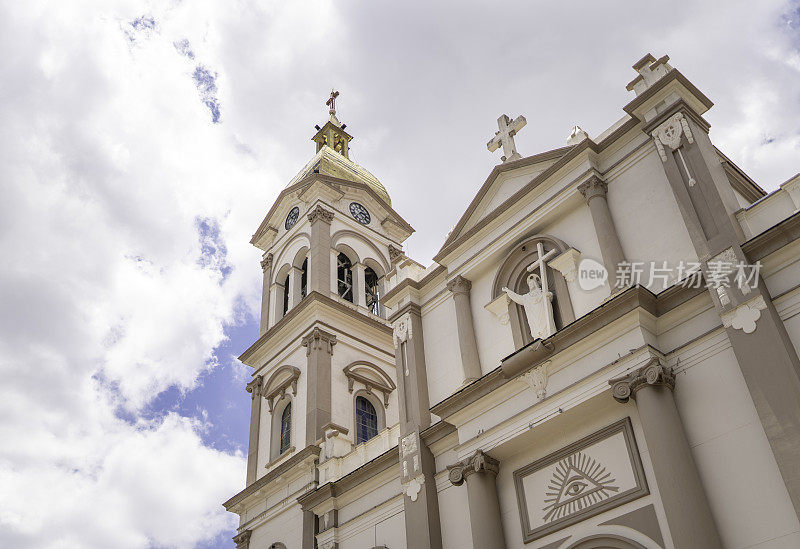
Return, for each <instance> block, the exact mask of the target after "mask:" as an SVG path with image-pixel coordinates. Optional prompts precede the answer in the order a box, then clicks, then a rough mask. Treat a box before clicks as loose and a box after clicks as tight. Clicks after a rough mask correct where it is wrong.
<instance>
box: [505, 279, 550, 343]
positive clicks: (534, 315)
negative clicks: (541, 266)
mask: <svg viewBox="0 0 800 549" xmlns="http://www.w3.org/2000/svg"><path fill="white" fill-rule="evenodd" d="M541 280H542V279H541V277H540V276H539V275H538V274H536V273H531V274H530V275H528V288H530V291H529V292H528V293H527V294H523V295H520V294H518V293H516V292H512V291H511V290H509V289H508V288H503V291H504V292H505V293H506V294H507V295H508V297H509V299H511V301H513V302H514V303H518V304H519V305H522V306H523V307H524V308H525V316H526V317H528V326H530V329H531V335H532V336H533V339H544V338H546V337H548V336H551V335H553V334H554V333H555V331H556V323H555V320H553V304H552V303H551V302H552V301H553V292H549V291H547V290H543V289H542V286H541Z"/></svg>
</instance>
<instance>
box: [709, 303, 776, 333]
mask: <svg viewBox="0 0 800 549" xmlns="http://www.w3.org/2000/svg"><path fill="white" fill-rule="evenodd" d="M766 308H767V304H766V302H765V301H764V298H763V297H762V296H761V295H757V296H756V297H754V298H753V299H750V300H748V301H745V302H744V303H742V304H741V305H739V306H738V307H736V308H735V309H731V310H730V311H728V312H727V313H722V314H721V315H720V318H721V319H722V324H723V326H725V327H726V328H733V329H735V330H741V331H743V332H744V333H746V334H752V333H753V332H755V331H756V321H758V319H759V318H761V311H763V310H764V309H766Z"/></svg>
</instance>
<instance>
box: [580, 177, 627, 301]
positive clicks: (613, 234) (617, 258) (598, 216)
mask: <svg viewBox="0 0 800 549" xmlns="http://www.w3.org/2000/svg"><path fill="white" fill-rule="evenodd" d="M578 190H579V191H580V192H581V194H582V195H583V197H584V198H585V199H586V203H587V204H588V205H589V211H590V212H591V214H592V223H593V224H594V230H595V233H597V242H598V243H599V244H600V253H601V255H602V256H603V265H604V266H605V268H606V271H608V283H609V286H611V287H612V288H613V287H614V283H613V280H614V277H615V276H616V273H617V265H619V264H620V263H623V262H624V261H625V254H624V253H623V252H622V245H621V244H620V243H619V236H618V235H617V228H616V227H615V226H614V219H613V218H612V217H611V210H610V209H609V208H608V198H607V196H606V195H607V194H608V183H606V182H605V181H603V180H602V179H600V178H599V177H597V176H596V175H593V176H592V177H591V178H589V180H588V181H585V182H583V183H581V184H580V185H579V186H578Z"/></svg>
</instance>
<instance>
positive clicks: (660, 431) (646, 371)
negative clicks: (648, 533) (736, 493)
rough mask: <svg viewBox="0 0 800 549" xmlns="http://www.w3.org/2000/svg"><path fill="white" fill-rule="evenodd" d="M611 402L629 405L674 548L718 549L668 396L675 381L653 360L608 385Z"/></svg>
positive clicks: (675, 410)
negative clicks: (638, 424) (633, 409)
mask: <svg viewBox="0 0 800 549" xmlns="http://www.w3.org/2000/svg"><path fill="white" fill-rule="evenodd" d="M609 384H610V385H611V387H612V393H613V395H614V398H615V399H616V400H617V401H618V402H622V403H626V402H628V401H629V399H634V400H635V402H636V408H637V409H638V412H639V421H640V422H641V425H642V430H643V431H644V438H645V441H646V442H647V449H648V452H649V454H650V461H651V462H652V465H653V474H654V476H655V478H656V482H657V484H658V491H659V493H660V496H661V502H662V504H663V506H664V513H665V514H666V517H667V523H668V524H669V529H670V533H671V535H672V541H673V543H674V545H675V547H703V548H708V549H712V548H715V547H722V545H721V542H720V539H719V534H718V533H717V527H716V524H715V523H714V518H713V516H712V514H711V508H710V507H709V505H708V499H707V497H706V493H705V490H704V489H703V485H702V483H701V481H700V474H699V473H698V471H697V467H696V465H695V462H694V457H693V456H692V451H691V449H690V448H689V442H688V441H687V439H686V433H685V432H684V429H683V424H682V423H681V419H680V416H679V415H678V408H677V406H676V405H675V398H674V395H673V390H674V388H675V376H674V375H673V373H672V370H671V369H669V368H665V367H664V366H663V365H662V364H661V361H660V359H659V358H657V357H653V358H652V359H651V360H650V362H648V363H647V364H645V365H644V366H642V367H641V368H639V369H638V370H636V371H634V372H632V373H630V374H627V375H625V376H622V377H618V378H615V379H612V380H610V381H609Z"/></svg>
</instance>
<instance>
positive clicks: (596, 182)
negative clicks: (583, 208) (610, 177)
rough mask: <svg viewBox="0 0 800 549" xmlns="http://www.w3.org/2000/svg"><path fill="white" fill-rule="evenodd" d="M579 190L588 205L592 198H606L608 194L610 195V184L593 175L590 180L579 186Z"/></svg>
mask: <svg viewBox="0 0 800 549" xmlns="http://www.w3.org/2000/svg"><path fill="white" fill-rule="evenodd" d="M578 190H579V191H580V192H581V194H582V195H583V198H585V199H586V203H587V204H588V203H589V201H590V200H591V199H592V198H595V197H597V196H601V197H603V198H605V197H606V194H608V183H606V182H605V181H603V180H602V179H600V178H599V177H597V176H596V175H593V176H592V177H590V178H589V179H588V180H586V181H584V182H583V183H581V184H580V185H578Z"/></svg>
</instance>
